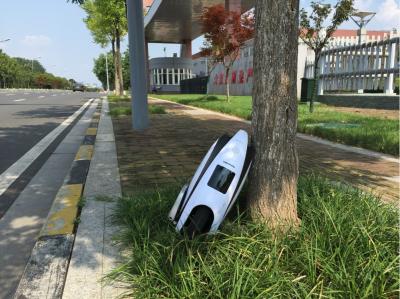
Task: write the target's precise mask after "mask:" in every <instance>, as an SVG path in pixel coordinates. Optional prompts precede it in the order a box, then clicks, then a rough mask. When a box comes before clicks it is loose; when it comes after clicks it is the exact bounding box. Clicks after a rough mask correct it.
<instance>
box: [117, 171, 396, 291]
mask: <svg viewBox="0 0 400 299" xmlns="http://www.w3.org/2000/svg"><path fill="white" fill-rule="evenodd" d="M177 192H178V189H174V188H171V189H164V190H161V191H158V192H156V191H154V192H151V193H141V194H137V195H135V196H134V197H131V198H122V199H121V200H120V201H119V203H118V207H117V209H116V211H115V214H114V216H113V219H114V221H115V222H116V224H118V225H120V226H121V229H120V231H119V234H118V236H117V241H118V242H120V245H121V246H123V249H124V252H126V253H127V256H126V259H127V260H126V263H124V264H123V265H121V266H120V267H119V268H117V269H115V271H114V272H113V273H111V274H110V276H109V278H110V279H114V280H117V281H124V282H125V283H127V284H128V285H129V286H130V289H131V291H132V294H130V296H132V297H134V298H224V299H225V298H232V299H233V298H241V299H242V298H243V299H245V298H249V299H250V298H251V299H253V298H313V297H318V298H346V299H347V298H397V297H398V289H399V274H398V262H399V257H398V250H399V245H398V244H399V235H398V215H397V212H396V210H395V209H394V208H393V207H391V206H387V205H384V204H382V203H381V202H380V201H379V200H377V199H375V198H373V197H371V196H369V195H365V194H362V193H360V192H359V191H356V190H354V189H351V188H349V187H346V186H344V185H340V186H339V185H333V184H332V183H330V182H328V181H326V180H324V179H321V178H318V177H315V176H308V177H302V178H301V179H300V182H299V192H298V193H299V204H298V213H299V217H301V220H302V225H301V226H300V228H299V229H298V230H297V231H292V232H291V233H289V234H287V235H284V236H283V235H278V236H275V237H274V236H273V235H272V234H271V233H270V232H269V231H268V230H267V229H265V228H264V227H263V226H262V225H260V224H255V223H252V222H249V221H247V220H246V219H245V217H243V216H237V214H236V215H234V214H235V213H233V217H231V219H232V220H226V221H225V223H224V225H223V227H222V231H221V232H220V233H217V234H216V235H213V236H201V237H198V238H196V239H195V240H192V241H191V240H188V239H187V238H185V237H183V236H181V235H178V234H177V233H176V232H175V231H174V228H173V226H172V225H171V224H170V223H169V221H168V220H167V213H168V211H169V209H170V207H171V205H172V203H173V201H174V200H175V196H176V195H177Z"/></svg>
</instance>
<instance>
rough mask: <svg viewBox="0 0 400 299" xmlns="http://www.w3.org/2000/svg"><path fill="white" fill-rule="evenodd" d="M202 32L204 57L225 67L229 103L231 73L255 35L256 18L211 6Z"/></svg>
mask: <svg viewBox="0 0 400 299" xmlns="http://www.w3.org/2000/svg"><path fill="white" fill-rule="evenodd" d="M202 32H203V34H204V39H205V43H204V47H203V48H202V53H203V55H205V56H210V57H211V60H210V61H212V62H213V63H221V64H222V65H223V66H224V69H225V80H226V98H227V101H229V81H230V80H229V72H230V70H231V68H232V66H233V64H234V63H235V61H236V59H237V58H238V56H239V54H240V49H241V48H242V47H243V45H244V43H245V42H246V41H247V40H249V39H250V38H251V37H253V35H254V16H253V15H252V14H251V13H249V14H244V15H241V14H240V13H239V12H234V11H228V10H226V9H225V7H224V5H221V4H219V5H214V6H210V7H208V8H206V9H205V10H204V12H203V15H202Z"/></svg>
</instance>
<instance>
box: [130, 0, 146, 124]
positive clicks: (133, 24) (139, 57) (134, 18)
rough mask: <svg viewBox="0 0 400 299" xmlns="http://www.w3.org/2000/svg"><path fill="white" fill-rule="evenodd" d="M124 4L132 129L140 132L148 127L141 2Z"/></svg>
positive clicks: (132, 0) (131, 0)
mask: <svg viewBox="0 0 400 299" xmlns="http://www.w3.org/2000/svg"><path fill="white" fill-rule="evenodd" d="M126 4H127V10H128V33H129V54H130V71H131V91H132V127H133V129H134V130H138V131H141V130H144V129H146V128H147V127H148V126H149V115H148V108H147V105H148V104H147V79H146V77H147V71H146V53H145V42H144V24H143V2H142V0H127V1H126Z"/></svg>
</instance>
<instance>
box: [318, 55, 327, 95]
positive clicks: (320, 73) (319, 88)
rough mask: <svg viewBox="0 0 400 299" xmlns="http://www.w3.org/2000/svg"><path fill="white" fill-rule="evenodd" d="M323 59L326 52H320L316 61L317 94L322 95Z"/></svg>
mask: <svg viewBox="0 0 400 299" xmlns="http://www.w3.org/2000/svg"><path fill="white" fill-rule="evenodd" d="M325 59H326V54H322V55H321V58H320V59H319V61H318V65H319V66H318V73H319V74H317V76H318V77H319V78H318V95H319V96H322V95H323V94H324V80H325V78H324V76H323V75H324V73H325Z"/></svg>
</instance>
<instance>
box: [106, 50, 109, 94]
mask: <svg viewBox="0 0 400 299" xmlns="http://www.w3.org/2000/svg"><path fill="white" fill-rule="evenodd" d="M106 76H107V93H109V92H110V80H109V77H108V53H106Z"/></svg>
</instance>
